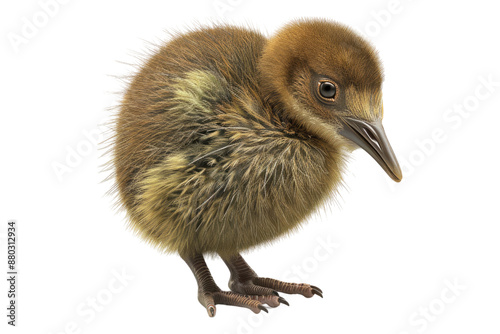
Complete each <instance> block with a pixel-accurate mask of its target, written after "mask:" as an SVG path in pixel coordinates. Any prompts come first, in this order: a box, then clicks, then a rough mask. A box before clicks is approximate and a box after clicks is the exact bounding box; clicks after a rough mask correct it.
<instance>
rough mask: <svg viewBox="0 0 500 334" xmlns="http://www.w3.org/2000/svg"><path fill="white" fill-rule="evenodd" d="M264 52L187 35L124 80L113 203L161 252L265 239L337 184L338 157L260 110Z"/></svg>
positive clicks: (211, 32) (237, 35)
mask: <svg viewBox="0 0 500 334" xmlns="http://www.w3.org/2000/svg"><path fill="white" fill-rule="evenodd" d="M265 43H266V39H265V38H264V37H263V36H261V35H260V34H258V33H255V32H252V31H249V30H246V29H242V28H233V27H219V28H211V29H205V30H201V31H196V32H192V33H190V34H187V35H184V36H182V37H180V38H178V39H174V40H173V41H171V42H170V43H168V44H167V45H166V46H165V47H163V48H161V49H160V50H159V52H158V53H157V54H155V55H154V57H153V58H152V59H151V60H150V61H149V62H148V64H147V65H146V66H145V67H144V69H143V70H142V71H141V72H140V74H139V75H138V76H137V77H136V78H135V80H134V81H133V82H132V85H131V87H130V90H129V93H128V94H127V96H126V97H125V100H124V102H123V105H122V110H121V114H120V119H119V123H118V126H117V129H118V133H117V135H118V139H117V142H118V143H120V144H119V145H117V147H116V166H117V175H118V178H119V180H120V183H119V185H120V194H122V197H123V201H124V203H126V205H127V209H128V210H129V213H130V214H131V217H132V223H133V224H134V227H135V228H136V229H137V230H138V231H140V233H141V234H142V235H143V236H144V237H145V238H146V239H147V240H149V241H151V242H152V243H154V244H156V245H158V246H159V247H161V248H162V249H166V250H169V251H176V252H180V253H192V252H217V253H221V252H222V253H228V252H229V253H230V252H233V253H234V252H238V251H241V250H244V249H247V248H249V247H252V246H255V245H257V244H259V243H262V242H265V241H269V240H273V239H275V238H277V237H279V236H280V235H282V234H284V233H286V232H288V231H290V230H292V229H293V228H295V227H296V226H297V225H298V224H299V223H300V222H302V221H303V220H304V218H305V217H306V216H307V215H308V214H309V213H310V212H311V211H312V210H314V209H315V208H316V207H317V206H318V205H319V204H321V203H322V201H323V200H324V199H325V198H326V197H327V196H328V195H330V194H331V192H332V190H333V187H334V186H335V185H337V184H338V182H339V181H340V173H339V172H340V170H341V167H342V165H343V158H342V152H340V151H339V150H337V149H335V148H334V147H332V146H331V145H328V144H327V143H325V142H324V141H322V140H320V139H318V138H316V137H313V136H311V135H309V134H308V133H307V132H305V130H303V129H301V128H300V127H297V126H295V124H293V123H292V122H291V121H290V120H289V119H287V118H286V117H285V116H284V115H281V114H280V111H279V110H276V109H273V107H272V106H271V105H270V104H269V103H266V102H265V101H264V97H263V94H262V92H261V91H260V89H259V80H260V79H259V76H258V62H259V59H260V57H261V56H262V52H263V49H264V46H265ZM139 101H142V103H140V102H139ZM290 208H293V210H290Z"/></svg>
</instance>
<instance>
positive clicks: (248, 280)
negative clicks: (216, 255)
mask: <svg viewBox="0 0 500 334" xmlns="http://www.w3.org/2000/svg"><path fill="white" fill-rule="evenodd" d="M223 260H224V262H225V263H226V265H227V266H228V268H229V271H230V272H231V279H230V281H229V288H230V289H231V291H234V292H237V293H241V294H245V295H258V296H271V295H275V296H279V294H278V292H283V293H288V294H300V295H302V296H304V297H307V298H311V297H312V296H314V295H318V296H320V297H321V298H323V291H321V289H320V288H318V287H316V286H314V285H309V284H304V283H287V282H282V281H278V280H275V279H272V278H265V277H260V276H258V275H257V274H256V273H255V271H253V270H252V268H250V266H249V265H248V264H247V263H246V261H245V260H244V259H243V257H242V256H241V255H240V254H237V255H235V256H231V257H226V258H224V257H223ZM280 302H281V303H283V304H286V305H288V302H286V300H285V301H282V300H280ZM269 305H270V306H271V304H269Z"/></svg>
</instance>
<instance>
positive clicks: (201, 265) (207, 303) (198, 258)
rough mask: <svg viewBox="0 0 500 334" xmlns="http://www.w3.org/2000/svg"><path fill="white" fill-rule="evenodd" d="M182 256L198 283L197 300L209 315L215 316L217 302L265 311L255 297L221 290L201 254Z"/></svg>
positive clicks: (256, 311) (257, 311)
mask: <svg viewBox="0 0 500 334" xmlns="http://www.w3.org/2000/svg"><path fill="white" fill-rule="evenodd" d="M182 258H183V259H184V261H186V263H187V265H188V266H189V268H191V271H192V272H193V274H194V276H195V278H196V282H197V283H198V300H199V301H200V303H201V305H203V306H204V307H205V308H206V309H207V312H208V315H209V316H210V317H213V316H215V311H216V308H215V305H217V304H225V305H234V306H240V307H246V308H249V309H250V310H252V311H253V312H254V313H259V312H260V311H261V310H262V311H265V312H267V309H266V307H265V306H264V305H262V303H261V302H260V301H259V300H256V299H255V298H251V297H250V296H246V295H243V294H239V293H235V292H231V291H222V290H221V289H220V288H219V287H218V286H217V284H216V283H215V281H214V279H213V277H212V275H211V274H210V270H209V269H208V267H207V264H206V262H205V259H204V258H203V255H202V254H198V255H195V256H192V257H191V256H182ZM276 298H278V297H276Z"/></svg>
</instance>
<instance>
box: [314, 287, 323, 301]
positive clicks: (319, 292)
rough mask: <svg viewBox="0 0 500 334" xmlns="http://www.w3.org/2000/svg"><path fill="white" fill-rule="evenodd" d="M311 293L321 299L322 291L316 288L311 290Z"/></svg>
mask: <svg viewBox="0 0 500 334" xmlns="http://www.w3.org/2000/svg"><path fill="white" fill-rule="evenodd" d="M312 293H313V295H318V296H320V297H321V298H323V294H322V291H321V290H320V289H318V288H316V287H314V288H312Z"/></svg>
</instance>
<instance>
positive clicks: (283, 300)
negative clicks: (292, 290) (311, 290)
mask: <svg viewBox="0 0 500 334" xmlns="http://www.w3.org/2000/svg"><path fill="white" fill-rule="evenodd" d="M278 301H279V302H280V304H285V305H286V306H290V304H288V302H287V301H286V299H285V298H283V297H279V298H278Z"/></svg>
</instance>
